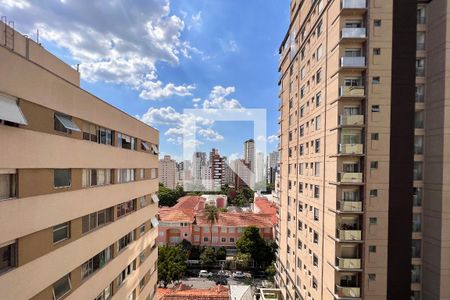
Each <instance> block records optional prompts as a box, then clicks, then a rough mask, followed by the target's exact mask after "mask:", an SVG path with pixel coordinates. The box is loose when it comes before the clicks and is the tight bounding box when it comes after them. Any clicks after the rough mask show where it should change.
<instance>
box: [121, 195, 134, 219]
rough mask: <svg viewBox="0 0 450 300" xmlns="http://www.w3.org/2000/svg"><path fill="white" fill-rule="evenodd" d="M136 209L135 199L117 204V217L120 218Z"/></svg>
mask: <svg viewBox="0 0 450 300" xmlns="http://www.w3.org/2000/svg"><path fill="white" fill-rule="evenodd" d="M135 210H136V199H133V200H130V201H127V202H124V203H121V204H118V205H117V218H121V217H123V216H125V215H127V214H129V213H131V212H133V211H135Z"/></svg>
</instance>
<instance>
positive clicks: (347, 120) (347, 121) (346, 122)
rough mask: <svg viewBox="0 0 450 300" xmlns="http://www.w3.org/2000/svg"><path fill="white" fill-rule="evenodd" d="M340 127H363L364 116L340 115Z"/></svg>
mask: <svg viewBox="0 0 450 300" xmlns="http://www.w3.org/2000/svg"><path fill="white" fill-rule="evenodd" d="M339 125H340V126H362V125H364V115H339Z"/></svg>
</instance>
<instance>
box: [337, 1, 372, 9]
mask: <svg viewBox="0 0 450 300" xmlns="http://www.w3.org/2000/svg"><path fill="white" fill-rule="evenodd" d="M341 8H342V9H362V8H367V3H366V0H342V2H341Z"/></svg>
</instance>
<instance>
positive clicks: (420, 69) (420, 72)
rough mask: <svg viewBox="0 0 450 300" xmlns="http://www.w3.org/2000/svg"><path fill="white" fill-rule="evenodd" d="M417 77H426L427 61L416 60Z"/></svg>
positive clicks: (422, 59)
mask: <svg viewBox="0 0 450 300" xmlns="http://www.w3.org/2000/svg"><path fill="white" fill-rule="evenodd" d="M416 76H425V59H424V58H417V59H416Z"/></svg>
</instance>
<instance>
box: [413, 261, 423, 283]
mask: <svg viewBox="0 0 450 300" xmlns="http://www.w3.org/2000/svg"><path fill="white" fill-rule="evenodd" d="M421 273H422V270H421V267H420V265H412V266H411V283H420V281H421V280H420V275H421Z"/></svg>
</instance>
